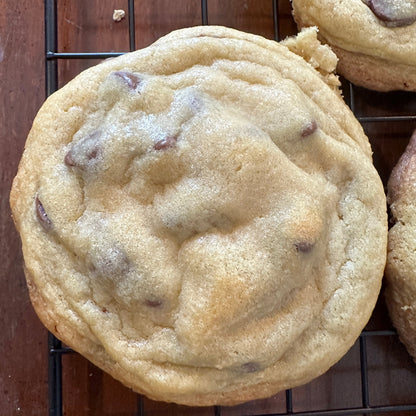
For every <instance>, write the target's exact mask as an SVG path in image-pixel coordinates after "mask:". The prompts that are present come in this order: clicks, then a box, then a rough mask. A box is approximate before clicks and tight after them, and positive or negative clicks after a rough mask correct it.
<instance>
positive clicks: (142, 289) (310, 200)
mask: <svg viewBox="0 0 416 416" xmlns="http://www.w3.org/2000/svg"><path fill="white" fill-rule="evenodd" d="M301 52H302V53H303V54H304V56H305V59H306V60H305V59H304V58H303V57H301V56H299V55H298V54H297V53H301ZM335 65H336V57H335V55H334V54H333V53H332V52H331V51H330V49H329V48H328V47H327V46H323V45H321V44H320V43H319V42H318V40H317V36H316V31H315V30H314V29H308V30H305V31H303V32H302V33H301V34H300V35H299V36H298V37H297V38H296V39H288V40H287V41H286V42H285V43H284V44H279V43H277V42H275V41H272V40H267V39H264V38H262V37H259V36H255V35H251V34H246V33H243V32H239V31H236V30H232V29H228V28H224V27H215V26H210V27H195V28H190V29H183V30H179V31H176V32H173V33H171V34H169V35H167V36H165V37H164V38H162V39H160V40H158V41H157V42H156V43H155V44H153V45H151V46H149V47H148V48H145V49H143V50H139V51H137V52H133V53H129V54H126V55H123V56H121V57H118V58H115V59H112V60H108V61H104V62H102V63H101V64H99V65H97V66H95V67H92V68H90V69H88V70H86V71H85V72H83V73H81V74H80V75H79V76H77V77H76V78H75V79H74V80H73V81H71V82H70V83H68V84H67V85H66V86H64V87H63V88H62V89H61V90H59V91H58V92H56V93H55V94H53V95H52V96H51V97H49V99H48V100H47V101H46V102H45V104H44V105H43V107H42V108H41V110H40V111H39V113H38V115H37V117H36V119H35V121H34V124H33V128H32V130H31V132H30V135H29V137H28V139H27V143H26V148H25V151H24V154H23V157H22V161H21V163H20V166H19V170H18V173H17V176H16V178H15V180H14V183H13V188H12V192H11V206H12V210H13V216H14V220H15V222H16V226H17V228H18V230H19V231H20V234H21V238H22V247H23V253H24V259H25V271H26V276H27V281H28V286H29V290H30V296H31V299H32V302H33V304H34V307H35V309H36V311H37V313H38V315H39V317H40V319H41V320H42V321H43V322H44V324H45V325H46V326H47V327H48V329H49V330H50V331H52V332H53V333H54V334H55V335H56V336H57V337H58V338H60V339H61V340H63V341H64V342H65V343H66V344H68V345H70V346H71V347H73V348H74V349H75V350H77V351H79V352H80V353H81V354H83V355H84V356H85V357H87V358H88V359H89V360H91V361H92V362H93V363H95V364H96V365H97V366H99V367H101V368H102V369H104V370H105V371H107V372H109V373H110V374H112V375H113V376H114V377H115V378H117V379H119V380H120V381H121V382H123V383H124V384H126V385H127V386H130V387H132V388H133V389H135V390H136V391H138V392H140V393H144V394H146V395H147V396H149V397H151V398H153V399H156V400H164V401H174V402H177V403H182V404H188V405H198V406H203V405H212V404H235V403H239V402H243V401H247V400H251V399H256V398H261V397H266V396H270V395H272V394H274V393H276V392H278V391H280V390H282V389H285V388H289V387H293V386H296V385H299V384H302V383H306V382H308V381H309V380H311V379H312V378H314V377H317V376H318V375H320V374H322V373H323V372H325V371H326V370H327V369H328V368H329V367H330V366H331V365H333V364H334V363H335V362H336V361H337V360H339V359H340V358H341V357H342V356H343V354H345V353H346V352H347V351H348V349H349V348H350V347H351V345H352V344H353V343H354V342H355V340H356V338H357V337H358V335H359V334H360V331H361V330H362V328H363V326H364V325H365V324H366V322H367V320H368V319H369V316H370V314H371V312H372V309H373V307H374V304H375V302H376V299H377V296H378V293H379V289H380V282H381V277H382V274H383V269H384V264H385V248H386V239H387V225H386V209H385V195H384V191H383V187H382V184H381V181H380V178H379V176H378V174H377V172H376V170H375V168H374V166H373V164H372V158H371V148H370V144H369V141H368V139H367V137H366V136H365V134H364V132H363V130H362V128H361V125H360V124H359V123H358V121H357V120H356V119H355V118H354V116H353V114H352V112H351V111H350V110H349V108H348V107H347V106H346V105H345V103H344V101H343V100H342V97H341V95H340V93H339V90H338V80H337V78H336V76H335V75H334V74H333V70H334V68H335Z"/></svg>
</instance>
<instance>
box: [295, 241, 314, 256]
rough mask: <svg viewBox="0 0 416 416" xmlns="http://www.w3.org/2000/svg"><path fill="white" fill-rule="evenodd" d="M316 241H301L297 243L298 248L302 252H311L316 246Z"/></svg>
mask: <svg viewBox="0 0 416 416" xmlns="http://www.w3.org/2000/svg"><path fill="white" fill-rule="evenodd" d="M314 245H315V244H314V243H311V242H310V241H300V242H299V243H296V244H295V247H296V250H297V251H298V252H301V253H309V252H311V251H312V249H313V247H314Z"/></svg>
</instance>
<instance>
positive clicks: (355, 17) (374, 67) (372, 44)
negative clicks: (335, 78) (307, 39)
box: [292, 0, 416, 91]
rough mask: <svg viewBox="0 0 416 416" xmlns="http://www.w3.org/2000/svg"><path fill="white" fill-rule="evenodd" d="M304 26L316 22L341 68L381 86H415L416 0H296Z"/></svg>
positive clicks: (295, 7) (346, 73)
mask: <svg viewBox="0 0 416 416" xmlns="http://www.w3.org/2000/svg"><path fill="white" fill-rule="evenodd" d="M292 6H293V16H294V18H295V20H296V22H297V24H298V26H299V27H307V26H317V27H318V28H319V36H320V39H321V41H323V42H325V43H327V44H329V45H330V46H331V47H332V49H333V50H334V52H335V53H336V54H337V56H338V58H339V64H338V68H337V71H338V72H339V73H340V74H342V75H344V76H345V77H346V78H347V79H349V80H350V81H352V82H353V83H355V84H357V85H360V86H363V87H366V88H369V89H374V90H378V91H391V90H408V91H416V42H415V39H416V1H415V0H347V1H339V0H292Z"/></svg>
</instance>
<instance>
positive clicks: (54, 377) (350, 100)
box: [44, 0, 416, 416]
mask: <svg viewBox="0 0 416 416" xmlns="http://www.w3.org/2000/svg"><path fill="white" fill-rule="evenodd" d="M57 1H58V0H44V7H45V62H46V63H45V87H46V91H45V92H46V96H49V95H51V94H52V93H53V92H55V91H56V90H57V89H58V61H59V60H62V59H88V58H95V59H106V58H110V57H115V56H119V55H121V54H123V53H124V52H71V53H63V52H58V27H57V26H58V24H57V21H58V19H57ZM127 2H128V27H129V50H130V51H133V50H135V49H136V45H135V13H134V0H127ZM200 2H201V24H203V25H208V24H209V23H208V0H200ZM271 2H272V13H273V31H274V39H275V40H276V41H278V40H280V27H279V0H271ZM354 88H355V87H354V86H353V85H352V84H351V83H349V82H347V95H348V97H347V99H346V101H347V104H348V105H349V106H350V108H351V110H352V111H353V112H354V113H355V98H354V96H355V92H354ZM344 92H345V91H344ZM357 119H358V120H359V121H360V122H361V123H368V122H401V121H415V120H416V114H409V115H404V116H403V115H397V116H395V115H393V116H390V115H387V116H383V115H381V116H358V115H357ZM374 337H397V334H396V332H395V331H394V330H389V329H387V330H364V331H363V332H362V333H361V335H360V337H359V351H360V381H361V406H358V407H341V408H333V409H324V410H319V409H318V410H317V409H314V410H311V411H295V410H294V407H295V406H294V398H293V395H292V390H287V391H286V396H285V399H286V409H285V410H286V411H285V412H281V411H280V412H278V413H267V415H266V414H260V413H259V414H256V416H289V415H296V416H329V415H331V416H332V415H333V416H348V415H358V414H361V415H365V414H375V413H396V412H412V414H416V402H415V403H414V404H394V405H391V404H387V405H372V402H371V397H370V390H369V377H368V366H367V359H368V350H367V340H368V339H369V338H374ZM69 353H73V350H72V349H70V348H68V347H65V346H63V345H62V343H61V341H60V340H59V339H57V338H56V337H55V336H54V335H53V334H51V333H49V334H48V354H49V361H48V388H49V389H48V392H49V416H62V415H63V414H64V413H63V396H62V384H63V380H62V378H63V371H62V356H63V355H64V354H69ZM413 412H414V413H413ZM213 413H214V415H215V416H221V414H222V409H221V407H220V406H215V407H214V408H213ZM144 415H145V408H144V402H143V398H142V396H140V395H138V396H137V411H136V413H135V416H144Z"/></svg>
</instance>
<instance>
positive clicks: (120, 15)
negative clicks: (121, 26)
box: [113, 9, 126, 22]
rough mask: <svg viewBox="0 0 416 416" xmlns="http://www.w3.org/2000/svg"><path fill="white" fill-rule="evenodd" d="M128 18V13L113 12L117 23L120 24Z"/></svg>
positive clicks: (122, 11)
mask: <svg viewBox="0 0 416 416" xmlns="http://www.w3.org/2000/svg"><path fill="white" fill-rule="evenodd" d="M125 17H126V12H125V11H124V10H122V9H117V10H114V12H113V20H114V21H115V22H120V21H121V20H123V19H124V18H125Z"/></svg>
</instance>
